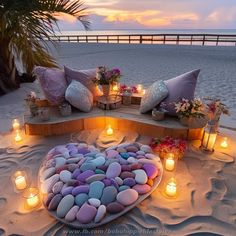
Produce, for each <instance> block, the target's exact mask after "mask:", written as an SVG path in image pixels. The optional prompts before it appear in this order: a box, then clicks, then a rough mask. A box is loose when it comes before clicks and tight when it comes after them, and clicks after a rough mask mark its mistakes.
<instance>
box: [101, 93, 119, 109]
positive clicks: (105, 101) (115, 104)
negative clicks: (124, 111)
mask: <svg viewBox="0 0 236 236" xmlns="http://www.w3.org/2000/svg"><path fill="white" fill-rule="evenodd" d="M121 103H122V98H121V97H120V96H119V95H110V96H108V97H106V96H100V97H97V107H98V108H101V109H103V110H114V109H117V108H120V107H121Z"/></svg>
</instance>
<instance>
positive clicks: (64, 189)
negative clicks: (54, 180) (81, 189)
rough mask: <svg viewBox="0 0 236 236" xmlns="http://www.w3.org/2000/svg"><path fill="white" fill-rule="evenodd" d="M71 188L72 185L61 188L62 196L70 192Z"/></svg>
mask: <svg viewBox="0 0 236 236" xmlns="http://www.w3.org/2000/svg"><path fill="white" fill-rule="evenodd" d="M73 189H74V187H72V186H69V187H66V188H63V189H62V190H61V194H62V196H63V197H64V196H66V195H69V194H71V193H72V190H73Z"/></svg>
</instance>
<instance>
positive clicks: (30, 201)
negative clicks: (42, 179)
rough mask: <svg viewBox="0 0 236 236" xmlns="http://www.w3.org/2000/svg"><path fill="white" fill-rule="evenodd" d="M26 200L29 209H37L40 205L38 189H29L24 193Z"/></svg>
mask: <svg viewBox="0 0 236 236" xmlns="http://www.w3.org/2000/svg"><path fill="white" fill-rule="evenodd" d="M24 198H25V199H26V207H27V208H35V207H36V206H38V205H39V203H40V200H39V191H38V189H37V188H29V189H27V190H26V192H25V193H24Z"/></svg>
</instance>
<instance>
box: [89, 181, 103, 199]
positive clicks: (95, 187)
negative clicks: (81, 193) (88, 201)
mask: <svg viewBox="0 0 236 236" xmlns="http://www.w3.org/2000/svg"><path fill="white" fill-rule="evenodd" d="M104 187H105V184H104V183H103V182H101V181H94V182H92V183H91V184H90V185H89V197H90V198H97V199H100V198H101V196H102V193H103V189H104Z"/></svg>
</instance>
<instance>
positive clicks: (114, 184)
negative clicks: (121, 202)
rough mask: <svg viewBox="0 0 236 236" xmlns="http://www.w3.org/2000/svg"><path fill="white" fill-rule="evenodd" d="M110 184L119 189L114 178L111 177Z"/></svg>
mask: <svg viewBox="0 0 236 236" xmlns="http://www.w3.org/2000/svg"><path fill="white" fill-rule="evenodd" d="M111 185H113V186H114V187H115V188H116V189H117V190H118V189H119V184H118V183H117V182H116V180H115V179H111Z"/></svg>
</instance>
